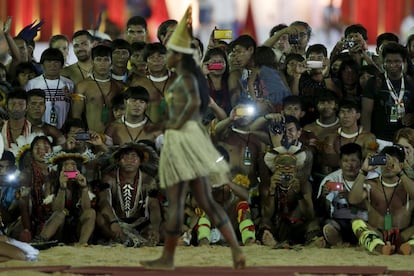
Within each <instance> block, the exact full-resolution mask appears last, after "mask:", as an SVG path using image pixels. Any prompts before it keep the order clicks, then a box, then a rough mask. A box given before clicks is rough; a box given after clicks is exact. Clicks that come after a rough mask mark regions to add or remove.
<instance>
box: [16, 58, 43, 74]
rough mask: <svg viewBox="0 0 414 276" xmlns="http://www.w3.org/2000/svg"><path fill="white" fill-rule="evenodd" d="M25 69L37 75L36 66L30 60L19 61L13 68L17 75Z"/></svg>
mask: <svg viewBox="0 0 414 276" xmlns="http://www.w3.org/2000/svg"><path fill="white" fill-rule="evenodd" d="M26 71H30V72H33V73H35V74H36V75H38V73H37V70H36V67H35V66H34V65H33V63H31V62H20V63H19V64H17V65H16V69H15V72H16V73H15V75H16V77H17V76H18V75H19V74H20V73H25V72H26Z"/></svg>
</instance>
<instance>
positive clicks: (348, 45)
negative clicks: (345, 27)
mask: <svg viewBox="0 0 414 276" xmlns="http://www.w3.org/2000/svg"><path fill="white" fill-rule="evenodd" d="M355 44H356V43H355V41H352V40H345V43H344V48H345V49H350V48H353V47H354V46H355Z"/></svg>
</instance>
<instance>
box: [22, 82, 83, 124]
mask: <svg viewBox="0 0 414 276" xmlns="http://www.w3.org/2000/svg"><path fill="white" fill-rule="evenodd" d="M74 86H75V85H74V83H73V81H72V80H70V79H68V78H65V77H62V76H60V77H59V79H55V80H49V79H45V78H44V75H40V76H38V77H36V78H34V79H31V80H29V82H28V83H27V84H26V87H25V89H26V91H29V90H31V89H35V88H38V89H42V90H44V91H45V93H46V111H45V113H44V114H43V118H42V120H43V122H45V123H48V124H51V125H54V126H56V127H57V128H58V129H61V128H62V126H63V124H64V123H65V121H66V118H67V117H68V113H69V110H70V104H71V97H70V95H71V94H72V93H73V90H74ZM53 104H54V106H55V112H56V114H57V124H53V123H52V122H51V121H50V115H51V111H52V106H53Z"/></svg>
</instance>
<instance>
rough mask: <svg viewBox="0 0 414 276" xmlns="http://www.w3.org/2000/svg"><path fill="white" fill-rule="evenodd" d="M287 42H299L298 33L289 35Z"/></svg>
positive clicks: (292, 43)
mask: <svg viewBox="0 0 414 276" xmlns="http://www.w3.org/2000/svg"><path fill="white" fill-rule="evenodd" d="M289 44H291V45H297V44H299V35H298V34H291V35H289Z"/></svg>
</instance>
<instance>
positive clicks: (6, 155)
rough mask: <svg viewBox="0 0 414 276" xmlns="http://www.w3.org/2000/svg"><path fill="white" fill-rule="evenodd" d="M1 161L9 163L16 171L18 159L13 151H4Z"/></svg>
mask: <svg viewBox="0 0 414 276" xmlns="http://www.w3.org/2000/svg"><path fill="white" fill-rule="evenodd" d="M0 161H9V162H10V165H11V166H12V167H13V169H16V166H15V165H16V164H15V163H16V158H15V157H14V154H13V153H12V152H11V151H8V150H5V151H3V154H2V155H1V159H0Z"/></svg>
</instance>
